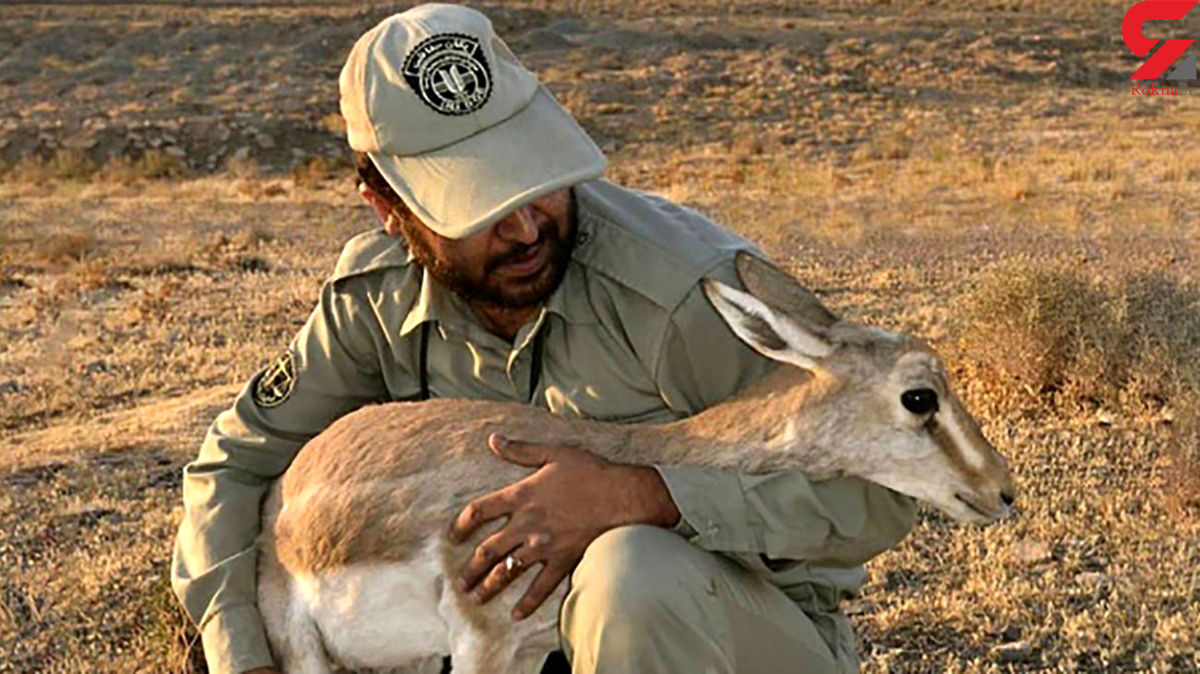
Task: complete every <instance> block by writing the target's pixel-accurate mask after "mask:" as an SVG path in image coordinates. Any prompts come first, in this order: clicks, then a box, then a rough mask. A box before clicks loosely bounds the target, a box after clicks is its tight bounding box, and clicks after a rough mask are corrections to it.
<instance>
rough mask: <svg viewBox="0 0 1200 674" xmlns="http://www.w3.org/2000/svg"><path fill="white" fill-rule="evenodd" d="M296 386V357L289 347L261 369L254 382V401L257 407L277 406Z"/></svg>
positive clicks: (288, 396)
mask: <svg viewBox="0 0 1200 674" xmlns="http://www.w3.org/2000/svg"><path fill="white" fill-rule="evenodd" d="M295 387H296V359H295V358H294V357H293V356H292V352H291V350H290V349H289V350H288V351H285V352H284V353H283V355H282V356H280V357H279V358H277V359H276V360H275V362H274V363H272V364H271V365H270V367H268V368H267V369H266V370H264V371H263V373H262V375H261V376H260V377H259V378H258V381H257V382H255V383H254V394H253V395H254V402H256V403H258V406H259V407H278V406H279V405H282V404H283V403H284V401H285V400H287V399H288V398H290V397H291V396H292V389H294V388H295Z"/></svg>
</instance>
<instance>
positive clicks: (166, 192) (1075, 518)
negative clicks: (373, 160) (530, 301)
mask: <svg viewBox="0 0 1200 674" xmlns="http://www.w3.org/2000/svg"><path fill="white" fill-rule="evenodd" d="M1128 4H1131V3H1124V2H1108V1H1106V2H1084V1H1082V0H1071V1H1069V2H1049V1H1041V0H1024V1H1021V0H993V1H984V0H967V1H964V2H948V1H947V2H941V1H938V0H929V1H926V2H918V1H916V0H912V1H900V2H867V1H865V0H842V1H837V0H815V1H814V2H806V3H797V2H783V1H775V2H769V1H765V0H762V1H760V0H755V1H749V2H715V1H712V0H701V1H698V2H668V1H665V0H645V1H641V2H632V1H630V0H600V1H597V2H581V1H573V2H553V3H551V2H513V3H505V4H503V5H500V4H491V5H484V6H482V7H481V8H482V9H483V10H484V11H485V12H487V13H488V15H489V16H490V17H491V18H492V20H493V21H494V23H495V25H496V28H497V30H498V32H499V33H500V34H501V36H503V37H504V38H505V39H506V40H507V41H508V42H509V43H510V45H511V46H512V47H513V49H514V51H516V52H517V53H518V54H519V55H520V56H521V57H522V58H523V59H524V60H525V62H526V64H527V65H528V66H529V67H530V68H531V69H533V70H535V71H536V72H537V73H538V75H539V77H541V78H542V80H543V81H544V82H545V83H546V84H547V85H548V86H549V88H550V89H551V90H552V91H553V92H554V94H555V95H556V96H557V97H558V98H559V100H560V101H562V102H563V103H564V105H566V106H567V107H568V108H569V109H570V110H571V112H572V113H573V114H575V115H576V117H577V118H578V119H579V120H580V121H581V123H582V124H583V125H584V127H585V128H586V129H587V130H588V131H589V132H590V133H591V134H592V135H593V136H594V137H595V139H596V140H597V142H598V143H599V144H600V145H601V146H602V147H603V148H604V150H605V151H606V152H607V153H608V155H609V158H610V162H611V169H610V172H609V177H610V178H612V179H614V180H617V181H619V182H623V183H625V184H628V185H631V186H635V187H639V188H642V189H647V190H652V191H655V192H658V193H661V194H664V195H667V196H669V197H671V198H674V199H676V200H678V201H681V202H684V203H687V204H689V205H691V206H694V207H696V208H698V209H701V210H703V211H705V212H706V213H709V214H710V215H712V216H713V217H715V218H718V219H720V220H721V221H723V222H725V223H727V224H728V225H729V226H731V227H732V228H734V229H736V230H738V231H740V232H742V233H743V234H745V235H747V236H749V237H751V238H753V239H755V240H757V241H759V242H761V243H762V245H763V246H764V247H765V248H766V249H767V251H768V252H770V253H771V254H772V255H773V256H775V257H776V258H777V259H778V260H780V261H781V262H782V263H783V264H785V265H786V266H788V267H789V269H791V270H792V271H794V272H795V273H796V274H798V275H799V277H800V278H802V279H804V280H805V282H806V283H808V284H810V285H811V286H812V287H813V288H814V289H816V290H817V291H818V293H820V294H821V295H822V297H824V298H825V299H826V301H827V302H828V303H829V304H830V306H831V307H833V308H834V309H835V310H837V311H838V312H840V313H842V314H845V315H846V316H849V317H852V318H854V319H856V320H861V321H864V322H868V323H872V324H877V325H881V326H886V327H888V328H891V329H899V330H905V331H910V332H914V333H916V334H920V335H922V336H924V337H926V338H928V339H930V340H931V341H932V342H933V343H934V344H935V345H937V346H938V347H939V348H940V349H942V350H943V351H944V352H945V353H946V354H947V355H948V357H949V356H954V357H957V358H962V359H970V357H971V354H970V353H964V352H962V350H961V349H960V348H959V336H960V331H961V325H959V324H958V323H957V322H956V316H957V313H956V312H957V309H956V307H958V306H959V304H958V302H959V300H960V298H962V297H964V296H966V295H967V294H969V293H971V292H972V290H973V289H974V288H975V287H976V286H977V285H978V282H979V279H980V278H981V274H984V273H986V272H987V270H989V269H991V268H992V267H993V266H994V265H997V264H1004V263H1011V262H1013V261H1014V260H1017V261H1025V262H1028V263H1030V264H1041V265H1049V266H1051V267H1053V266H1060V267H1063V268H1067V267H1069V268H1071V269H1075V270H1079V271H1080V273H1083V274H1085V275H1087V276H1089V277H1095V278H1105V277H1109V276H1113V275H1119V274H1124V273H1130V272H1136V271H1144V270H1151V271H1158V272H1161V273H1164V274H1167V275H1169V276H1170V277H1172V278H1175V279H1179V280H1180V282H1190V283H1195V282H1197V281H1200V278H1198V274H1197V250H1196V248H1197V234H1198V231H1197V223H1198V213H1200V140H1198V138H1200V114H1197V113H1198V112H1200V110H1198V106H1197V101H1198V100H1200V99H1197V98H1195V97H1187V96H1181V97H1136V96H1132V95H1131V93H1130V81H1129V79H1128V78H1129V74H1130V73H1132V72H1133V70H1134V69H1135V68H1136V67H1137V63H1138V62H1137V59H1135V58H1134V57H1133V55H1132V54H1129V53H1128V52H1127V50H1126V49H1125V47H1124V45H1123V43H1122V40H1121V37H1120V28H1119V27H1120V21H1121V17H1122V15H1123V14H1124V12H1125V10H1126V9H1127V6H1128ZM404 7H405V6H403V5H383V4H379V5H375V4H369V3H348V2H347V3H336V2H325V3H318V2H304V1H297V2H287V3H276V2H268V1H262V2H253V1H247V2H187V3H158V4H151V3H130V4H117V3H73V2H72V3H68V2H62V3H54V4H42V5H7V4H6V5H4V6H3V7H0V101H2V102H0V173H2V179H0V245H2V247H0V334H2V335H3V340H2V341H0V565H2V567H3V569H4V573H3V574H2V575H0V672H33V671H45V672H79V671H88V672H100V671H104V672H135V671H138V672H140V671H146V672H166V671H186V672H196V671H203V666H202V664H201V657H200V655H199V653H198V646H197V645H196V644H195V643H194V642H195V633H194V631H193V630H191V628H190V627H189V626H188V625H187V623H186V621H185V620H184V619H183V617H182V616H181V614H180V612H179V610H178V609H177V607H176V606H175V603H174V599H173V597H172V596H171V594H170V589H169V587H168V583H167V577H168V565H169V554H170V544H171V539H172V536H173V534H174V531H175V527H176V526H177V523H178V521H179V517H180V513H181V508H180V495H179V487H180V469H181V468H182V466H183V464H184V463H186V462H187V461H188V460H189V459H190V458H191V457H192V456H193V455H194V454H195V452H196V450H197V448H198V446H199V442H200V440H201V438H202V437H203V434H204V430H205V428H206V427H207V425H208V423H209V422H210V421H211V420H212V418H213V417H214V416H215V415H216V414H217V413H218V412H219V411H220V410H221V409H223V408H224V407H225V406H227V405H228V404H229V402H230V401H231V400H232V397H233V395H234V394H235V393H236V392H237V390H238V389H239V387H240V386H241V385H242V384H243V383H244V382H245V381H246V380H248V379H249V377H250V376H252V375H253V374H254V373H255V372H256V371H257V370H258V369H259V368H261V367H262V366H263V365H264V364H266V363H267V362H268V361H269V360H270V358H271V357H272V356H273V355H275V354H276V353H277V352H278V351H279V350H280V349H281V348H283V346H284V345H285V344H286V343H287V340H288V339H290V337H291V336H292V334H294V332H295V330H296V329H297V328H298V327H299V326H300V325H301V324H302V323H303V322H304V320H305V318H306V317H307V314H308V312H309V311H310V310H311V308H312V306H313V304H314V302H315V300H316V297H317V295H318V291H319V288H320V285H321V282H322V279H323V278H324V277H325V276H326V275H327V274H328V273H329V271H330V270H331V268H332V265H333V262H334V260H335V259H336V257H337V254H338V251H339V247H340V244H341V243H342V242H344V241H345V240H346V239H348V238H349V237H350V236H352V235H353V234H355V233H357V232H359V231H363V230H366V229H369V228H371V227H372V226H374V225H375V223H374V222H373V221H372V216H370V214H369V213H368V211H367V210H366V208H365V207H363V206H362V205H360V203H359V202H358V201H357V200H356V196H355V195H354V193H353V189H352V183H351V179H350V172H349V170H348V169H347V156H346V148H345V146H344V141H343V137H342V135H341V124H340V119H339V117H338V115H337V74H338V71H339V68H340V66H341V62H342V59H343V58H344V57H345V54H346V52H347V50H348V49H349V47H350V45H351V44H352V42H353V40H354V39H355V38H356V37H357V36H358V35H359V34H361V33H362V32H363V31H364V30H365V29H367V28H368V27H370V26H371V25H373V24H374V23H375V22H377V21H378V20H379V19H381V18H383V17H384V16H387V15H388V14H390V13H392V12H394V11H399V10H401V9H403V8H404ZM1198 22H1200V18H1196V19H1194V20H1192V21H1191V22H1190V23H1181V24H1179V25H1167V24H1160V25H1159V26H1158V27H1156V28H1155V30H1157V31H1160V32H1158V33H1155V35H1161V36H1167V35H1169V34H1172V35H1176V34H1177V35H1188V34H1195V33H1196V29H1197V28H1198V27H1200V23H1198ZM1189 31H1190V33H1189ZM1198 93H1200V92H1198ZM1196 310H1197V311H1200V308H1196ZM997 338H998V339H1000V338H1003V336H997ZM952 362H953V360H952ZM1180 367H1191V366H1190V365H1188V364H1185V363H1180ZM955 370H956V372H957V373H958V374H959V375H960V379H959V386H960V388H962V389H963V391H964V394H965V397H966V399H967V401H968V404H969V406H971V407H972V408H973V409H975V410H977V411H978V416H979V418H980V421H981V423H982V425H983V427H984V430H985V432H986V433H987V434H988V436H989V437H990V438H992V439H993V440H994V442H995V443H996V445H997V446H998V447H999V448H1000V450H1001V451H1002V452H1003V453H1005V454H1006V455H1007V456H1009V457H1010V459H1011V463H1012V466H1013V469H1014V471H1015V473H1016V475H1017V479H1018V482H1019V485H1020V488H1021V496H1020V507H1019V514H1018V516H1017V517H1014V518H1012V519H1010V520H1007V521H1005V522H1003V523H1000V524H997V525H994V526H990V527H987V528H962V527H958V526H955V525H953V524H952V523H951V522H949V521H948V520H946V519H945V518H944V517H942V516H941V515H939V514H937V513H934V512H932V511H928V510H926V511H923V513H922V517H921V521H920V523H919V525H918V527H917V528H916V530H915V531H914V532H913V533H912V534H911V535H910V536H909V537H908V538H907V539H906V540H905V541H904V542H903V543H902V544H901V545H900V546H899V547H897V548H896V549H894V550H892V551H889V552H887V553H885V554H883V555H881V556H880V557H879V558H877V559H876V560H874V561H872V562H871V564H870V565H869V570H870V582H869V584H868V585H867V587H866V588H865V590H864V593H863V595H862V596H861V597H859V598H856V599H854V600H852V601H850V602H848V604H847V608H848V611H849V612H850V613H851V615H852V618H853V620H854V622H855V625H856V627H857V628H858V630H859V634H860V644H861V652H862V657H863V662H864V671H867V672H949V671H953V672H960V671H961V672H993V671H1030V670H1046V671H1089V672H1108V671H1153V672H1169V671H1200V654H1198V653H1197V651H1198V638H1197V625H1200V572H1198V571H1197V570H1198V569H1200V516H1197V513H1196V511H1195V509H1194V508H1193V507H1192V505H1190V504H1188V503H1183V504H1180V503H1179V502H1178V500H1177V499H1173V498H1172V497H1171V494H1173V493H1175V492H1174V491H1173V490H1172V488H1171V487H1172V484H1171V483H1172V481H1173V480H1176V479H1178V471H1177V470H1175V469H1174V467H1173V463H1172V460H1171V457H1170V453H1169V452H1168V451H1167V449H1166V448H1167V447H1168V445H1169V443H1168V441H1167V437H1168V436H1169V434H1170V427H1171V424H1172V419H1173V415H1174V414H1176V413H1177V412H1178V410H1171V409H1169V406H1167V407H1164V408H1163V409H1162V410H1161V413H1156V414H1141V413H1139V414H1133V413H1127V412H1126V411H1125V410H1124V409H1122V408H1121V407H1120V406H1115V407H1114V406H1108V407H1103V408H1096V409H1083V408H1081V409H1079V410H1077V411H1064V409H1063V408H1062V407H1061V406H1052V405H1050V404H1049V403H1047V405H1045V406H1044V407H1042V408H1034V409H1025V410H1022V411H1021V412H1020V413H1014V412H1013V411H1012V410H1011V409H1009V408H1006V407H1005V406H1004V405H1002V404H1001V403H1000V402H998V400H1000V399H1001V398H1003V396H997V395H996V392H997V391H998V390H1003V389H1004V387H1005V386H1006V382H1004V381H996V380H975V379H972V378H971V377H969V376H968V375H969V374H970V372H973V370H966V369H963V368H959V367H956V368H955Z"/></svg>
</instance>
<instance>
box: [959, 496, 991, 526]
mask: <svg viewBox="0 0 1200 674" xmlns="http://www.w3.org/2000/svg"><path fill="white" fill-rule="evenodd" d="M954 498H956V499H958V500H959V501H962V502H963V503H964V504H966V506H967V507H968V508H970V509H971V510H972V511H973V512H975V513H978V514H979V515H980V516H981V517H983V518H984V519H986V520H989V521H991V520H995V519H999V517H1000V515H999V514H998V513H995V512H989V511H988V510H985V509H983V508H981V507H980V506H978V505H976V504H975V502H974V501H972V500H970V499H968V498H967V497H965V496H963V495H962V494H959V493H955V494H954Z"/></svg>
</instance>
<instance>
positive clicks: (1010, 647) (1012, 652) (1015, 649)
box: [992, 641, 1033, 662]
mask: <svg viewBox="0 0 1200 674" xmlns="http://www.w3.org/2000/svg"><path fill="white" fill-rule="evenodd" d="M1032 653H1033V648H1032V647H1031V646H1030V645H1029V642H1028V641H1012V642H1009V643H1007V644H1000V645H999V646H996V647H995V648H993V649H992V658H994V659H995V660H996V661H997V662H1024V661H1025V660H1028V659H1029V656H1030V654H1032Z"/></svg>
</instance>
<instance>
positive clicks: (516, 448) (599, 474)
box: [450, 434, 679, 620]
mask: <svg viewBox="0 0 1200 674" xmlns="http://www.w3.org/2000/svg"><path fill="white" fill-rule="evenodd" d="M488 447H489V448H491V450H492V452H493V453H494V454H496V455H497V456H499V457H500V458H502V459H504V460H505V461H511V462H513V463H516V464H520V465H522V466H528V467H530V468H538V471H537V472H535V473H533V474H532V475H530V476H529V477H526V478H525V479H523V480H521V481H519V482H516V483H515V484H512V485H509V486H508V487H505V488H504V489H501V490H499V491H494V492H492V493H490V494H486V495H484V496H481V497H479V498H477V499H475V500H474V501H472V502H471V503H468V504H467V506H466V507H465V508H463V510H462V512H460V513H459V514H458V517H456V518H455V519H454V522H453V524H452V525H451V528H450V538H451V540H453V541H455V542H459V543H461V542H462V541H464V540H466V538H467V537H468V536H470V535H471V532H472V531H474V530H475V529H477V528H478V527H479V526H480V525H482V524H484V523H485V522H490V521H491V520H495V519H498V518H501V517H508V518H509V519H508V523H507V524H505V525H504V527H503V528H502V529H500V530H499V531H497V532H496V533H495V534H493V535H491V536H489V537H488V538H487V539H486V540H484V541H483V542H482V543H480V544H479V546H478V547H476V548H475V552H474V554H472V555H471V559H470V561H468V562H467V565H466V566H464V567H463V569H462V571H461V573H460V574H459V579H458V583H457V585H458V589H459V591H461V592H464V593H465V592H470V593H471V594H470V596H471V598H472V599H474V600H475V601H477V602H479V603H481V604H482V603H483V602H486V601H488V600H489V599H491V598H492V597H494V596H496V595H497V594H498V593H499V592H500V591H501V590H503V589H504V588H505V587H507V586H508V584H509V583H511V582H512V581H513V580H514V579H516V578H517V577H518V576H520V575H521V573H522V572H524V571H525V570H526V569H528V568H529V567H531V566H533V565H534V564H541V565H542V569H541V572H540V573H539V574H538V576H537V578H535V579H534V581H533V583H532V584H531V585H530V586H529V589H528V590H527V591H526V592H525V596H524V597H522V598H521V600H520V601H519V602H517V605H516V607H515V608H514V609H513V612H512V616H513V619H514V620H521V619H523V618H525V617H526V616H528V615H529V614H531V613H533V612H534V610H536V609H537V607H538V606H541V604H542V602H543V601H545V600H546V598H547V597H549V596H550V594H551V593H552V592H554V588H555V587H557V586H558V583H559V582H560V581H561V580H562V579H563V578H565V577H566V576H567V574H569V573H571V570H572V569H574V568H575V565H576V564H577V563H578V562H579V560H580V559H581V558H582V557H583V551H584V550H586V549H587V546H588V545H590V544H591V542H592V541H594V540H595V539H596V537H597V536H599V535H600V534H602V533H604V532H605V531H608V530H609V529H612V528H614V527H619V526H623V525H627V524H653V525H657V526H663V527H673V526H675V524H676V523H677V522H678V521H679V510H678V509H676V507H675V503H674V501H672V500H671V495H670V493H669V492H668V491H667V487H666V485H665V484H663V481H662V478H661V477H659V475H658V471H656V470H654V469H653V468H649V467H646V466H631V465H625V464H619V463H613V462H611V461H608V460H606V459H602V458H600V457H598V456H596V455H594V454H592V453H590V452H588V451H586V450H584V449H580V448H579V447H573V446H568V445H538V444H534V443H529V442H519V441H516V440H507V439H505V438H503V437H501V436H500V435H496V434H493V435H492V436H491V437H489V438H488ZM510 555H511V556H512V558H513V560H514V561H515V562H516V564H515V565H513V566H511V568H510V566H509V565H506V564H505V561H506V559H507V557H509V556H510Z"/></svg>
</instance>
